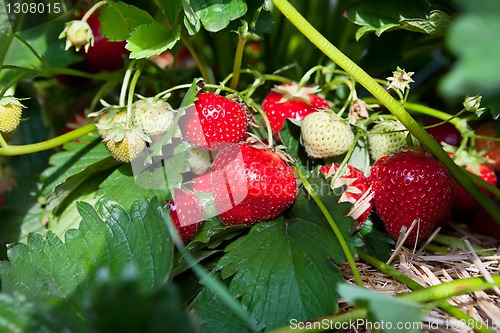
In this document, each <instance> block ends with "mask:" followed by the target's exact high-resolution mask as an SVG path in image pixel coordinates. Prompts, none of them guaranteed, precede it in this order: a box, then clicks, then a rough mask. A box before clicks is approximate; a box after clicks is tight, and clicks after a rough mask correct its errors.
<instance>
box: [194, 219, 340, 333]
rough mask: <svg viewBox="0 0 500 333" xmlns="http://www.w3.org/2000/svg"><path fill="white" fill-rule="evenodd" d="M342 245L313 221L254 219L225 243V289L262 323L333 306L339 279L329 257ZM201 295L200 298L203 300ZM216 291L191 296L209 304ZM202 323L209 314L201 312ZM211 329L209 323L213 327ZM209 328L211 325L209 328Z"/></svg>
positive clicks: (284, 321) (282, 321)
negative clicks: (247, 228)
mask: <svg viewBox="0 0 500 333" xmlns="http://www.w3.org/2000/svg"><path fill="white" fill-rule="evenodd" d="M339 253H342V250H341V248H340V246H339V244H338V242H337V241H336V240H335V238H334V237H333V235H332V234H331V233H327V232H325V229H324V228H323V227H321V226H320V225H318V224H317V223H314V222H311V221H308V220H305V219H301V218H294V219H291V220H288V221H285V220H284V219H283V218H280V219H277V220H274V221H269V222H263V223H258V224H256V225H255V226H254V227H253V228H252V229H251V230H250V233H249V234H248V235H246V236H244V237H240V238H239V239H237V240H236V241H234V242H233V243H232V244H231V245H229V246H228V247H227V248H226V255H225V256H224V257H222V258H221V259H220V261H219V263H218V264H217V269H218V270H220V272H221V276H222V278H224V279H229V278H230V279H231V280H230V283H229V290H230V292H231V293H232V294H233V296H234V297H238V298H241V302H242V305H243V306H244V307H245V308H247V309H248V311H249V313H250V314H251V316H252V317H253V318H254V319H255V320H256V321H257V322H259V323H266V329H270V328H273V327H278V326H283V325H287V324H289V322H290V319H291V318H295V319H297V320H306V319H310V318H314V317H320V316H324V315H327V314H331V313H334V312H335V309H336V308H337V293H336V285H337V284H338V282H339V281H341V280H342V276H341V274H340V272H339V270H338V268H337V266H336V265H335V264H334V263H333V262H332V260H331V259H332V258H337V259H338V258H339ZM202 301H203V302H202ZM213 302H217V300H216V298H214V297H207V298H206V299H205V300H200V299H199V300H195V303H194V304H195V307H196V308H199V307H209V308H212V306H213V305H214V304H213ZM201 319H202V320H204V321H205V324H206V325H212V324H215V323H212V322H209V321H208V320H209V319H210V318H201ZM212 329H213V327H212ZM208 331H211V329H210V328H208Z"/></svg>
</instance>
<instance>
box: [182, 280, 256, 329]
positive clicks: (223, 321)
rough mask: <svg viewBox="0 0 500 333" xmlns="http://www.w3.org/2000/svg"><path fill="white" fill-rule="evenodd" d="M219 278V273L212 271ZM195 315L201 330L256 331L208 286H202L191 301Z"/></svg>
mask: <svg viewBox="0 0 500 333" xmlns="http://www.w3.org/2000/svg"><path fill="white" fill-rule="evenodd" d="M214 275H215V277H217V278H218V279H219V280H221V279H220V275H219V274H217V273H214ZM191 308H192V309H194V310H195V313H196V317H197V318H198V319H199V320H200V321H201V324H202V326H203V332H205V333H219V332H241V333H255V332H258V331H256V330H254V329H252V328H251V327H250V326H249V325H247V324H246V323H245V322H244V321H243V320H242V319H241V318H240V317H238V316H237V315H236V314H235V313H234V312H233V311H231V309H229V307H228V306H227V305H226V304H225V303H224V302H223V301H222V300H221V299H220V297H218V296H217V295H216V294H215V293H214V292H213V291H212V290H211V289H210V288H203V289H202V290H201V291H200V292H199V293H198V295H197V296H196V298H195V299H194V300H193V302H192V303H191Z"/></svg>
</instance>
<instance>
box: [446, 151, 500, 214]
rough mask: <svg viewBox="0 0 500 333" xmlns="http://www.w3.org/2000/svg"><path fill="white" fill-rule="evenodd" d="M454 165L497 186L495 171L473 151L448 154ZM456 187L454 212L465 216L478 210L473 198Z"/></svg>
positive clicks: (488, 193)
mask: <svg viewBox="0 0 500 333" xmlns="http://www.w3.org/2000/svg"><path fill="white" fill-rule="evenodd" d="M448 154H449V155H450V156H451V157H452V158H453V160H454V161H455V163H457V164H458V165H460V166H462V167H463V168H465V170H467V171H468V172H470V173H473V174H475V175H477V176H479V177H480V178H481V179H483V180H484V181H486V182H488V183H490V184H491V185H493V186H496V185H497V176H496V174H495V170H493V167H492V166H491V165H489V164H486V163H485V161H484V159H482V158H481V157H480V156H479V155H478V154H477V153H475V152H474V151H470V152H467V151H464V150H462V151H460V152H459V153H458V154H455V155H454V154H453V153H448ZM456 186H457V199H456V200H455V205H454V210H455V211H456V212H458V213H462V214H466V213H471V212H473V211H475V210H478V209H479V208H480V205H479V203H478V202H477V201H476V200H474V198H473V197H471V195H470V194H469V193H468V192H467V191H466V190H465V189H464V188H463V187H462V186H460V185H459V184H458V183H456ZM481 190H482V191H483V192H484V193H486V194H487V195H489V196H490V197H491V196H492V194H491V193H490V192H488V191H487V190H485V189H483V188H481Z"/></svg>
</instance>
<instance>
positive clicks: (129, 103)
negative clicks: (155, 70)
mask: <svg viewBox="0 0 500 333" xmlns="http://www.w3.org/2000/svg"><path fill="white" fill-rule="evenodd" d="M140 64H142V63H140ZM141 67H142V66H137V68H136V70H135V73H134V76H133V77H132V80H131V81H130V86H129V90H128V100H127V120H126V125H125V126H126V127H127V128H130V126H131V125H132V103H133V101H134V91H135V86H136V85H137V81H138V80H139V76H141V72H142V68H141Z"/></svg>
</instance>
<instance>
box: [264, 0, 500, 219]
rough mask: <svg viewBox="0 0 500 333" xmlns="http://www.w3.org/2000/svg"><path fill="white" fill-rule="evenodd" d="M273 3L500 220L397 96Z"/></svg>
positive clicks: (278, 2)
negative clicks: (395, 97) (394, 96)
mask: <svg viewBox="0 0 500 333" xmlns="http://www.w3.org/2000/svg"><path fill="white" fill-rule="evenodd" d="M273 3H274V5H275V6H276V7H277V8H278V9H279V10H280V11H281V13H282V14H283V15H284V16H285V17H287V18H288V20H289V21H290V22H291V23H292V24H293V25H294V26H295V27H296V28H297V29H298V30H299V31H300V32H302V34H303V35H304V36H305V37H306V38H308V39H309V40H310V41H311V42H312V43H313V44H314V45H315V46H316V47H318V48H319V49H320V50H321V51H322V52H323V53H324V54H325V55H326V56H328V57H329V58H330V59H331V60H332V61H334V62H335V63H336V64H337V65H339V66H340V67H342V68H343V69H344V70H345V71H346V72H347V73H348V74H349V75H350V76H352V77H353V78H354V79H355V80H356V81H357V82H359V83H360V84H361V85H363V86H364V87H365V88H366V89H367V90H368V91H369V92H370V93H371V94H372V95H373V96H374V97H375V98H376V99H378V100H379V101H380V102H381V103H382V104H383V105H384V106H385V107H386V108H387V109H388V110H389V111H390V112H391V113H392V114H393V115H394V116H396V117H397V118H398V120H399V121H400V122H401V123H402V124H403V125H404V126H405V127H406V128H407V129H408V130H409V131H410V133H411V134H413V136H414V137H415V138H417V139H418V140H419V141H420V142H421V143H422V144H423V145H424V146H426V147H427V149H428V150H429V151H430V152H431V153H432V154H433V155H434V156H435V157H436V158H438V159H439V160H440V161H441V162H442V163H443V164H444V165H445V166H446V167H447V168H448V170H449V171H450V173H451V175H452V176H453V177H454V178H455V180H456V181H457V182H458V183H459V184H460V185H461V186H462V187H463V188H464V189H465V190H466V191H467V192H468V193H469V194H471V195H472V197H475V198H477V201H478V202H479V204H480V205H481V206H483V208H484V209H485V210H486V211H487V212H488V214H489V215H490V216H491V217H492V218H493V220H495V221H496V222H497V223H498V224H500V210H499V209H498V206H497V205H496V204H495V203H494V202H493V200H491V199H490V198H489V197H488V196H487V195H486V194H485V193H483V192H482V191H481V190H480V189H479V188H478V187H477V186H476V185H474V183H473V182H472V181H471V180H470V178H469V177H466V176H464V174H465V172H464V170H463V169H462V168H461V167H459V166H457V165H456V164H455V162H453V160H452V159H451V158H450V156H448V153H446V152H445V151H444V150H443V149H442V148H441V145H440V144H439V143H437V142H436V140H434V138H433V137H432V136H431V135H430V134H429V133H427V132H426V131H425V129H423V128H422V127H421V126H420V125H419V124H418V123H417V122H416V121H415V119H413V118H412V117H411V116H410V114H409V113H408V112H407V111H406V110H405V109H404V107H403V104H402V103H401V102H400V101H397V100H395V99H394V98H393V97H392V96H391V95H390V94H389V93H388V92H387V91H386V90H385V89H384V88H383V87H382V86H380V85H379V84H378V83H377V81H376V80H374V79H373V78H372V77H371V76H370V75H368V73H366V72H365V71H364V70H363V69H362V68H361V67H359V66H358V65H357V64H356V63H355V62H353V61H352V60H351V59H349V58H348V57H347V56H346V55H345V54H343V53H342V52H341V51H340V50H339V49H338V48H336V47H335V46H334V45H333V44H332V43H330V41H328V39H326V38H325V37H324V36H323V35H322V34H321V33H320V32H319V31H318V30H316V29H315V28H314V27H313V26H312V25H311V23H309V21H307V20H306V19H305V18H304V17H303V16H302V15H301V14H300V13H299V12H298V11H297V10H296V9H295V8H294V7H293V6H292V5H291V4H290V2H289V1H287V0H273Z"/></svg>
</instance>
